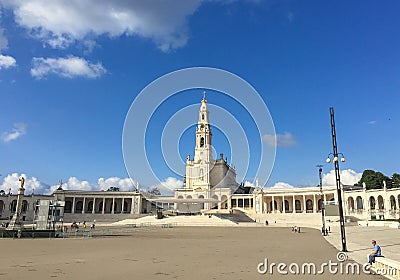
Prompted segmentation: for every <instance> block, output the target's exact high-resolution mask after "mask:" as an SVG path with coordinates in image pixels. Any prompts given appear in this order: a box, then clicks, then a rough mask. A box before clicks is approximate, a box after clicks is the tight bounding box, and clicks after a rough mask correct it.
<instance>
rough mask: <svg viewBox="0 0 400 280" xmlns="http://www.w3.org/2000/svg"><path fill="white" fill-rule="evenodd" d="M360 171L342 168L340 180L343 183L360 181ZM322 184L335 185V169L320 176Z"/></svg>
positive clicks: (349, 183) (350, 183)
mask: <svg viewBox="0 0 400 280" xmlns="http://www.w3.org/2000/svg"><path fill="white" fill-rule="evenodd" d="M361 176H362V173H358V172H356V171H354V170H352V169H344V170H341V171H340V182H341V183H342V184H343V185H354V184H355V183H357V182H358V181H360V179H361ZM322 185H326V186H335V185H336V177H335V170H331V171H330V172H329V173H327V174H324V175H323V176H322Z"/></svg>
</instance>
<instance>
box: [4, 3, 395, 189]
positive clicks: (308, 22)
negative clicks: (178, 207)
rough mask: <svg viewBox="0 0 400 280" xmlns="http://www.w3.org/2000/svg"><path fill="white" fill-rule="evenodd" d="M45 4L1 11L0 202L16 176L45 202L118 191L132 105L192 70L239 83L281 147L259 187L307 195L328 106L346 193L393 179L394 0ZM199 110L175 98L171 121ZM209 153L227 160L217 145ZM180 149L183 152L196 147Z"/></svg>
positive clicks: (189, 140) (320, 156)
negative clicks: (65, 190) (367, 182)
mask: <svg viewBox="0 0 400 280" xmlns="http://www.w3.org/2000/svg"><path fill="white" fill-rule="evenodd" d="M44 2H46V3H48V2H47V1H39V0H36V1H35V0H27V1H6V0H0V5H1V7H2V8H1V17H0V27H1V30H2V32H1V33H0V54H1V56H0V100H1V112H0V115H1V118H0V135H1V139H2V140H1V141H0V174H2V176H1V177H0V183H1V182H2V183H1V184H2V185H1V188H3V189H8V188H9V187H12V188H14V186H10V184H13V183H14V182H15V179H16V178H17V177H18V175H19V174H26V176H27V177H28V178H33V179H32V180H31V181H27V183H29V182H31V184H32V185H35V186H36V188H37V189H39V190H43V191H45V190H48V187H49V186H54V185H56V184H57V182H58V180H59V179H60V178H62V179H63V180H64V181H66V182H68V184H69V187H70V188H72V187H76V188H83V189H85V188H86V189H88V188H89V189H96V188H99V185H100V182H103V181H101V180H100V181H99V178H104V179H103V180H107V178H113V180H111V181H110V184H111V183H112V184H115V183H116V182H117V183H118V182H121V180H124V179H125V178H127V176H128V174H127V171H126V169H125V166H124V160H123V155H122V129H123V126H124V121H125V117H126V115H127V113H128V110H129V108H130V106H131V103H132V102H133V101H134V99H135V97H136V96H137V95H138V94H139V93H140V92H141V91H142V90H143V88H145V87H146V86H147V85H148V84H149V83H151V82H152V81H153V80H155V79H157V78H158V77H160V76H162V75H165V74H167V73H170V72H172V71H175V70H179V69H183V68H187V67H197V66H206V67H216V68H220V69H224V70H227V71H230V72H232V73H234V74H236V75H238V76H240V77H242V78H243V79H245V80H246V81H248V82H249V83H250V84H251V85H252V86H253V87H254V88H255V89H256V90H257V91H258V93H259V94H260V95H261V96H262V98H263V100H264V102H265V103H266V105H267V106H268V109H269V111H270V114H271V116H272V119H273V121H274V124H275V130H276V133H277V134H278V140H279V141H278V147H277V154H276V161H275V167H274V169H273V172H272V174H271V177H270V180H269V181H268V183H267V185H268V186H273V185H275V184H276V183H279V182H285V183H288V184H290V185H293V186H307V185H315V184H318V172H317V171H318V170H317V168H316V167H315V165H316V164H320V163H324V162H325V158H326V156H327V154H328V153H329V152H331V150H332V148H331V139H330V123H329V107H330V106H334V107H335V113H336V126H337V134H338V145H339V150H340V151H341V152H342V153H344V154H345V156H346V158H347V162H346V163H345V164H343V165H342V166H341V168H342V169H350V171H349V172H348V173H347V175H348V177H349V178H348V180H350V181H351V180H355V179H357V178H359V177H358V176H359V173H360V172H362V171H363V170H364V169H375V170H380V171H382V172H383V173H385V174H387V175H391V174H392V173H394V172H399V167H398V158H399V157H400V151H399V149H398V138H399V137H400V129H399V121H400V111H399V110H398V106H399V105H398V104H399V101H400V95H399V90H400V79H399V76H400V54H399V51H398V50H399V49H400V34H399V31H398V27H399V26H400V19H399V17H398V11H399V8H400V4H399V3H398V2H397V1H335V3H333V2H331V3H328V2H325V1H324V2H322V1H289V0H288V1H286V0H283V1H164V2H159V1H155V2H151V1H135V2H134V3H131V4H123V3H122V2H113V4H107V1H86V2H85V3H83V4H82V3H80V1H68V3H67V4H65V3H61V1H53V2H51V3H52V4H46V5H44V4H43V3H44ZM201 97H202V96H201V91H199V93H197V92H193V94H192V98H189V99H190V100H189V99H187V98H186V99H185V98H182V99H179V98H178V99H177V100H176V101H175V104H176V108H177V109H179V108H182V107H183V106H186V105H187V104H196V103H198V102H199V101H200V99H201ZM209 99H210V103H211V102H214V103H215V104H218V103H220V105H221V106H223V104H224V101H223V99H222V98H219V97H218V96H215V97H214V100H213V95H212V94H210V97H209ZM180 102H181V103H180ZM228 109H229V108H228ZM160 110H162V109H161V108H160ZM239 115H240V114H239ZM193 118H194V121H195V120H196V119H197V110H195V111H194V112H193ZM211 121H212V120H211ZM244 123H245V124H246V121H245V122H244ZM156 132H157V131H155V133H156ZM217 136H218V133H215V138H216V139H217ZM220 136H221V138H219V139H222V137H223V134H220ZM149 141H154V145H155V146H156V145H158V143H159V141H160V140H159V139H152V140H149ZM216 141H217V140H216ZM218 141H219V142H216V144H218V145H219V146H218V145H217V146H216V149H217V153H219V152H225V150H226V149H228V148H229V146H228V144H227V142H228V141H224V140H218ZM146 144H147V145H150V146H152V145H153V143H151V142H150V143H146ZM279 144H282V145H279ZM180 145H181V146H180V148H179V149H180V150H182V149H183V148H184V147H189V150H188V151H187V152H186V153H193V151H192V149H193V148H190V147H194V137H191V136H190V133H185V134H184V137H183V138H182V141H181V144H180ZM182 153H183V152H182ZM186 153H185V154H186ZM225 153H228V154H229V152H225ZM185 154H184V155H183V157H184V156H185ZM153 164H155V166H157V164H160V168H162V166H161V165H162V163H158V161H157V160H156V161H155V163H153ZM182 168H183V167H182ZM331 169H332V166H329V165H325V166H324V172H325V173H327V175H326V176H329V174H331V173H329V172H330V170H331ZM328 173H329V174H328ZM12 174H14V176H12ZM15 174H17V175H15ZM160 176H161V177H163V178H160V179H161V180H165V182H167V181H168V182H169V183H171V184H172V185H174V184H175V185H179V180H182V178H179V177H177V176H175V175H174V174H172V173H171V174H170V173H168V171H165V172H164V173H162V174H161V175H160ZM174 176H175V179H172V178H169V179H167V178H168V177H174ZM345 176H346V175H345ZM138 177H139V178H133V180H134V181H139V182H141V183H143V184H144V185H147V186H148V185H151V184H157V182H146V178H140V176H138ZM70 178H75V179H73V180H70ZM248 179H249V180H250V181H251V179H252V178H248ZM326 179H327V180H328V177H327V178H326ZM82 182H86V183H82ZM165 182H164V183H165ZM118 184H119V183H118ZM121 184H122V185H121V186H126V188H128V187H129V186H130V185H129V184H128V183H126V181H123V183H121ZM42 185H43V186H42ZM103 187H104V186H103Z"/></svg>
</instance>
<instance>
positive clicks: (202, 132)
mask: <svg viewBox="0 0 400 280" xmlns="http://www.w3.org/2000/svg"><path fill="white" fill-rule="evenodd" d="M203 94H204V96H203V100H202V101H201V106H200V110H199V120H198V122H197V128H196V148H195V152H194V162H196V163H198V162H203V163H210V162H211V161H213V157H212V146H211V143H212V142H211V139H212V133H211V128H210V123H209V118H208V117H209V112H208V109H207V100H206V93H205V92H204V93H203Z"/></svg>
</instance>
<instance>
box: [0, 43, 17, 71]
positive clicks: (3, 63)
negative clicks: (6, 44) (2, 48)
mask: <svg viewBox="0 0 400 280" xmlns="http://www.w3.org/2000/svg"><path fill="white" fill-rule="evenodd" d="M0 39H1V38H0ZM16 65H17V61H16V60H15V58H14V57H12V56H9V55H2V54H0V70H1V69H7V68H10V67H15V66H16Z"/></svg>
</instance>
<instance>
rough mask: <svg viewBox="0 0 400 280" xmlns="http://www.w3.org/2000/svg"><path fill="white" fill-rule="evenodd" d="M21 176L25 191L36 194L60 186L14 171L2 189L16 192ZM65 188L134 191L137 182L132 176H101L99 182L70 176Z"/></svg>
mask: <svg viewBox="0 0 400 280" xmlns="http://www.w3.org/2000/svg"><path fill="white" fill-rule="evenodd" d="M20 177H24V178H25V193H26V194H30V193H32V190H33V189H34V190H35V193H36V194H52V193H53V192H54V191H55V190H56V189H57V188H58V187H59V184H55V185H51V186H50V185H48V184H46V183H43V182H41V181H39V180H38V179H37V178H36V177H28V176H27V175H26V174H24V173H22V174H19V173H12V174H9V175H7V176H6V177H5V178H4V180H3V183H2V184H0V189H2V190H4V191H5V192H6V193H8V190H9V189H11V192H12V193H14V194H16V193H17V191H18V188H19V186H20V182H19V181H18V180H19V178H20ZM62 187H63V189H64V190H85V191H106V190H108V189H109V188H110V187H118V188H120V191H133V190H134V189H135V188H136V182H134V181H132V180H131V179H130V178H118V177H110V178H107V179H105V178H99V179H98V181H97V184H93V183H90V182H89V181H85V180H79V179H78V178H76V177H70V178H69V179H68V180H67V181H66V182H64V183H63V184H62Z"/></svg>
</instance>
